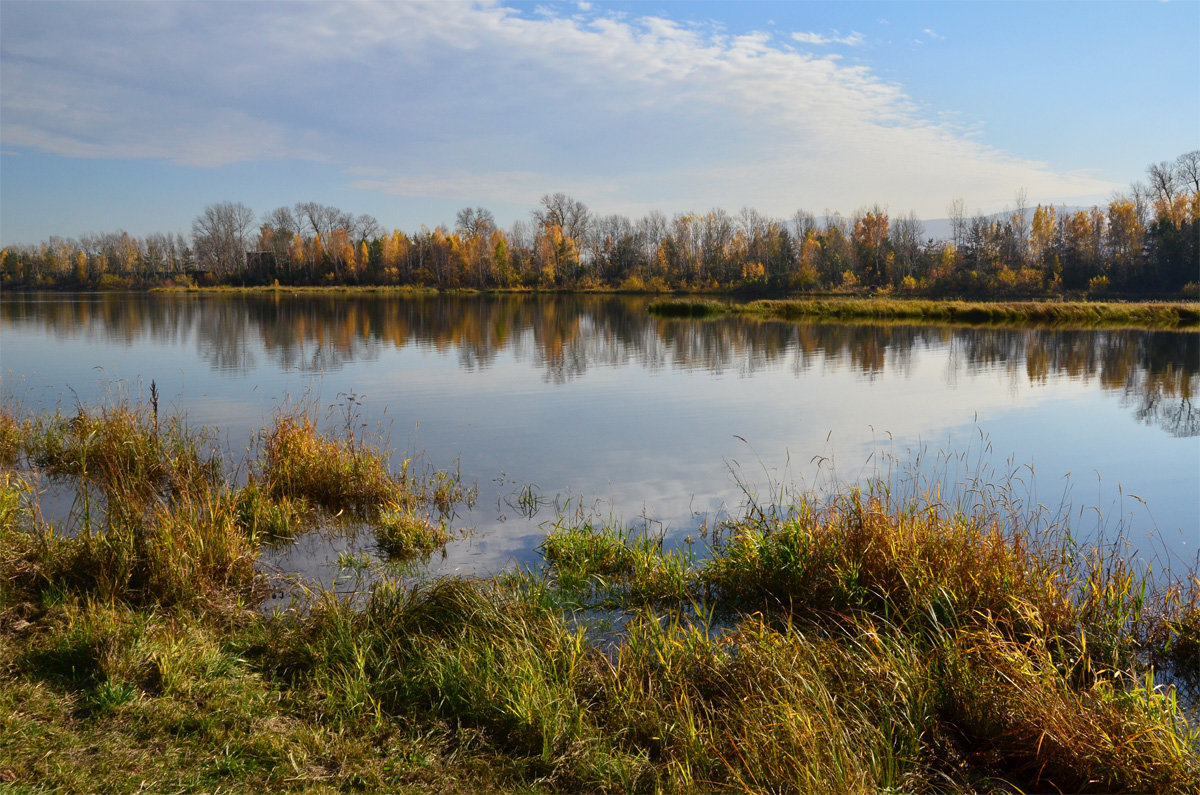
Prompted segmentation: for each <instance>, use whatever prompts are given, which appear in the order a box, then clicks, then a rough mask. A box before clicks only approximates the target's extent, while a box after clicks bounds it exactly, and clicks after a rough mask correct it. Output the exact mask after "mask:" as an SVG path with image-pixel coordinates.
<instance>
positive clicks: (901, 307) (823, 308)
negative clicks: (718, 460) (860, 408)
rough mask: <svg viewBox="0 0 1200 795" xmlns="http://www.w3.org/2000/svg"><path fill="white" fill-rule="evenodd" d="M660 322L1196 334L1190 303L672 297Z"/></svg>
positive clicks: (1196, 316) (658, 305) (653, 307)
mask: <svg viewBox="0 0 1200 795" xmlns="http://www.w3.org/2000/svg"><path fill="white" fill-rule="evenodd" d="M649 311H650V312H651V314H654V315H658V316H660V317H690V318H704V317H717V316H721V315H742V316H748V317H758V318H764V319H774V320H818V321H850V322H853V321H872V322H874V321H896V322H905V323H912V322H919V323H938V324H958V325H972V326H989V325H995V326H1000V325H1026V326H1063V327H1066V326H1070V327H1079V328H1102V327H1122V328H1145V329H1178V330H1184V329H1186V330H1192V329H1200V304H1198V303H1195V302H1184V301H1176V302H1166V301H1164V302H1148V301H1147V302H1129V303H1120V302H1090V301H995V302H987V301H957V300H941V301H939V300H923V299H902V298H809V299H803V298H798V299H786V300H782V299H765V300H759V301H750V302H747V303H733V302H722V301H715V300H712V299H703V298H699V299H698V298H673V299H665V300H660V301H655V302H654V303H652V304H650V307H649Z"/></svg>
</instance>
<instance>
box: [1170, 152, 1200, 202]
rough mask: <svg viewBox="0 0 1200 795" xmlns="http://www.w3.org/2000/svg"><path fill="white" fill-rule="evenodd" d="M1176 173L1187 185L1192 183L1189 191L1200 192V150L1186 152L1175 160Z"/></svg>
mask: <svg viewBox="0 0 1200 795" xmlns="http://www.w3.org/2000/svg"><path fill="white" fill-rule="evenodd" d="M1175 171H1176V173H1177V174H1178V175H1179V177H1180V179H1181V180H1182V181H1183V182H1185V183H1191V187H1190V188H1189V190H1191V191H1193V192H1197V191H1200V149H1193V150H1192V151H1190V152H1184V153H1183V154H1181V155H1180V156H1179V157H1178V158H1176V159H1175Z"/></svg>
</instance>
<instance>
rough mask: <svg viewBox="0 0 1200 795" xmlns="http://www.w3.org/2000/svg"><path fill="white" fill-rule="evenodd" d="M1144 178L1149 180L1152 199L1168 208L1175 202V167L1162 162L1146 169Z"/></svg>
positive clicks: (1176, 175) (1176, 176) (1176, 178)
mask: <svg viewBox="0 0 1200 795" xmlns="http://www.w3.org/2000/svg"><path fill="white" fill-rule="evenodd" d="M1146 176H1147V177H1149V179H1150V191H1151V193H1152V194H1153V195H1154V198H1155V199H1157V200H1158V201H1161V202H1163V203H1164V204H1165V205H1166V206H1168V207H1170V206H1171V204H1172V203H1173V202H1174V201H1175V193H1176V192H1177V191H1178V190H1179V175H1178V174H1177V173H1176V172H1175V166H1174V164H1172V163H1168V162H1167V161H1166V160H1163V161H1162V162H1161V163H1155V164H1153V165H1151V166H1148V167H1147V168H1146Z"/></svg>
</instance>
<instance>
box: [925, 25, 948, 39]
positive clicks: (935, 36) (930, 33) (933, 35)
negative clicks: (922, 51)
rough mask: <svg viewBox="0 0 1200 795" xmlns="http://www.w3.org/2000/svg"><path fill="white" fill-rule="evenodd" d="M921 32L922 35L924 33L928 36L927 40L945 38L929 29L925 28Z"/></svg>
mask: <svg viewBox="0 0 1200 795" xmlns="http://www.w3.org/2000/svg"><path fill="white" fill-rule="evenodd" d="M921 32H922V33H924V34H925V35H926V36H928V37H929V38H931V39H944V38H946V37H945V36H942V35H940V34H939V33H938V32H937V31H935V30H932V29H931V28H925V29H924V30H922V31H921Z"/></svg>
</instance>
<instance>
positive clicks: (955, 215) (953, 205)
mask: <svg viewBox="0 0 1200 795" xmlns="http://www.w3.org/2000/svg"><path fill="white" fill-rule="evenodd" d="M946 212H947V213H949V214H950V234H951V237H952V239H953V241H954V248H955V249H961V248H962V244H963V241H964V240H965V239H966V236H967V203H966V202H965V201H964V200H963V199H961V198H959V199H955V200H954V201H952V202H950V206H949V207H947V208H946Z"/></svg>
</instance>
